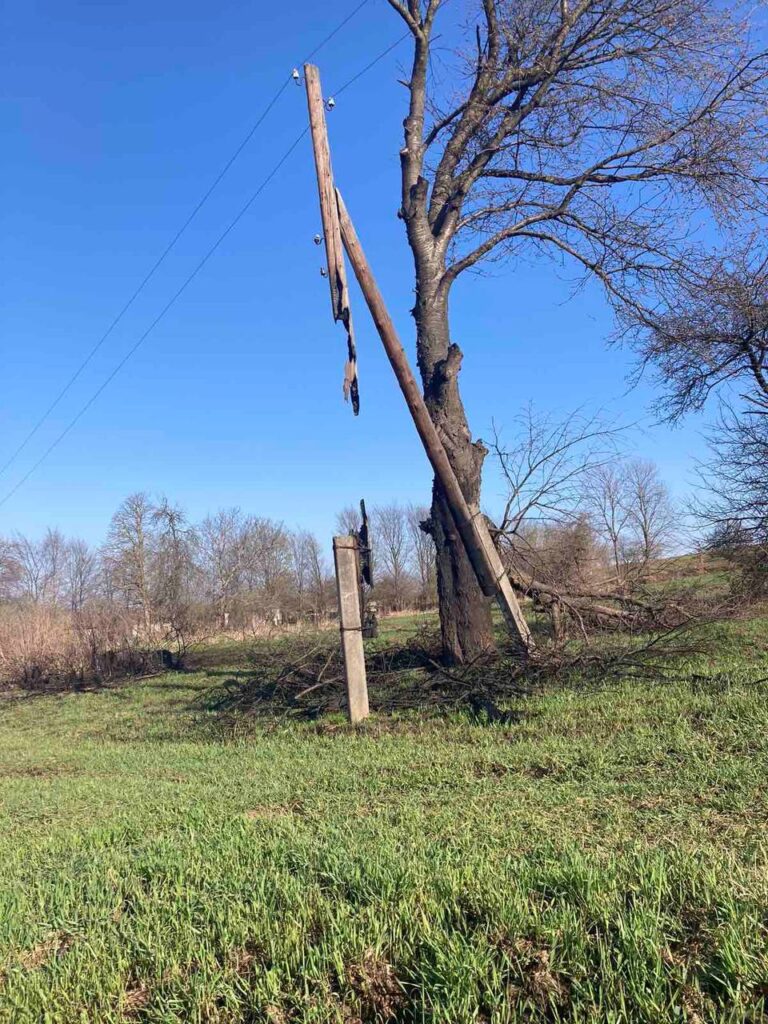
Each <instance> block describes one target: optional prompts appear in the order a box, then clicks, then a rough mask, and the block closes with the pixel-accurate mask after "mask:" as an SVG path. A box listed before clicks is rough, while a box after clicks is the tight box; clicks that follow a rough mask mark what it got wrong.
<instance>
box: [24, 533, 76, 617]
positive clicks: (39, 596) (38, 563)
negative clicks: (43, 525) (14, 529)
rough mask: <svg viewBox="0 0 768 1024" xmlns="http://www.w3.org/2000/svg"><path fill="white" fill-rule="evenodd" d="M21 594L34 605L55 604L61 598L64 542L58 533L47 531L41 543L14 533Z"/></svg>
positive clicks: (64, 556)
mask: <svg viewBox="0 0 768 1024" xmlns="http://www.w3.org/2000/svg"><path fill="white" fill-rule="evenodd" d="M12 554H13V560H14V562H15V565H16V567H17V571H18V587H19V589H20V592H21V595H22V596H23V597H24V598H26V599H27V600H29V601H32V602H33V603H34V604H43V603H45V604H56V603H58V601H59V600H60V598H61V592H62V587H63V582H64V565H65V561H66V541H65V540H64V537H63V535H62V534H61V533H60V532H59V531H58V530H51V529H49V530H46V532H45V535H44V536H43V538H42V540H39V541H33V540H29V538H27V537H24V536H22V534H17V535H16V537H15V538H14V540H13V543H12Z"/></svg>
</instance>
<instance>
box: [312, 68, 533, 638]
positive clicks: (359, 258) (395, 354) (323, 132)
mask: <svg viewBox="0 0 768 1024" xmlns="http://www.w3.org/2000/svg"><path fill="white" fill-rule="evenodd" d="M304 71H305V75H306V82H307V101H308V105H309V116H310V124H311V127H312V142H313V149H314V153H315V164H316V167H317V176H318V185H319V186H320V187H319V193H320V206H321V210H322V216H323V224H324V225H325V224H326V222H328V223H330V224H332V225H334V226H333V228H332V230H333V231H334V233H335V230H336V227H335V225H336V224H338V230H339V232H340V235H341V239H342V242H343V244H344V248H345V250H346V253H347V256H348V257H349V260H350V263H351V264H352V268H353V270H354V272H355V277H356V278H357V282H358V284H359V285H360V290H361V291H362V293H363V296H364V298H365V301H366V303H367V305H368V308H369V309H370V311H371V316H372V317H373V321H374V323H375V325H376V328H377V330H378V332H379V336H380V337H381V340H382V343H383V345H384V349H385V351H386V353H387V356H388V358H389V361H390V364H391V365H392V369H393V370H394V372H395V376H396V378H397V382H398V384H399V385H400V390H401V391H402V393H403V396H404V398H405V401H406V404H407V406H408V409H409V411H410V413H411V417H412V419H413V422H414V424H415V426H416V430H417V431H418V434H419V437H420V438H421V441H422V444H423V445H424V449H425V451H426V453H427V457H428V459H429V461H430V462H431V464H432V468H433V469H434V471H435V476H436V477H437V480H438V482H439V485H440V487H441V488H442V491H443V494H444V495H445V499H446V502H447V504H448V506H449V508H450V510H451V515H452V516H453V519H454V521H455V523H456V527H457V529H458V531H459V534H460V536H461V539H462V541H463V543H464V547H465V549H466V551H467V555H468V556H469V559H470V562H471V563H472V568H473V569H474V571H475V575H476V576H477V579H478V582H479V583H480V587H481V589H482V591H483V593H484V594H485V595H486V596H487V597H494V598H495V599H496V601H497V603H498V605H499V607H500V609H501V612H502V614H503V616H504V619H505V621H506V623H507V625H508V627H509V629H510V631H511V632H512V634H513V636H515V637H516V639H517V640H518V642H519V643H520V645H521V646H522V647H523V649H525V650H530V649H531V646H532V642H531V632H530V630H529V628H528V624H527V623H526V621H525V618H524V617H523V614H522V611H521V610H520V605H519V603H518V600H517V597H516V596H515V593H514V591H513V589H512V585H511V584H510V582H509V577H508V576H507V574H506V571H505V569H504V566H503V564H502V561H501V558H500V556H499V553H498V551H497V550H496V545H495V544H494V543H493V539H492V538H491V535H490V533H489V531H488V527H487V524H486V522H485V518H484V516H483V514H482V513H481V511H480V510H479V509H478V508H471V507H470V506H469V504H468V502H467V500H466V498H465V497H464V492H463V491H462V489H461V485H460V484H459V481H458V479H457V477H456V474H455V472H454V470H453V466H452V465H451V463H450V460H449V458H448V454H447V452H446V450H445V446H444V445H443V442H442V440H441V438H440V435H439V433H438V431H437V428H436V427H435V425H434V423H433V422H432V417H431V416H430V415H429V410H428V409H427V406H426V403H425V401H424V398H423V396H422V394H421V389H420V388H419V385H418V383H417V381H416V378H415V377H414V374H413V371H412V370H411V367H410V364H409V362H408V357H407V356H406V354H405V350H404V348H403V346H402V344H401V342H400V339H399V337H398V335H397V331H396V330H395V325H394V324H393V322H392V318H391V317H390V315H389V313H388V312H387V308H386V306H385V304H384V299H383V298H382V295H381V292H380V291H379V289H378V286H377V284H376V280H375V278H374V276H373V273H372V271H371V268H370V266H369V265H368V261H367V260H366V258H365V253H364V252H363V248H362V246H361V245H360V240H359V239H358V237H357V234H356V232H355V229H354V226H353V224H352V220H351V218H350V216H349V214H348V212H347V209H346V207H345V206H344V202H343V200H342V198H341V195H340V193H339V191H338V189H334V194H335V202H333V203H331V204H330V208H329V201H328V198H327V197H328V192H329V189H328V185H327V183H328V182H331V184H332V182H333V175H332V171H331V166H330V150H329V146H328V136H327V126H326V123H325V111H324V108H323V100H322V93H321V90H320V78H319V72H318V70H317V68H316V67H313V66H312V65H310V64H306V65H305V66H304ZM326 238H327V233H326Z"/></svg>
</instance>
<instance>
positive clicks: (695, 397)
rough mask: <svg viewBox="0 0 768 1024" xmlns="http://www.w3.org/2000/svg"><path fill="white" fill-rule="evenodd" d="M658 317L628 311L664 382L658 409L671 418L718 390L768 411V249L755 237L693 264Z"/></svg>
mask: <svg viewBox="0 0 768 1024" xmlns="http://www.w3.org/2000/svg"><path fill="white" fill-rule="evenodd" d="M685 270H686V272H685V273H681V274H680V275H678V276H677V277H675V278H674V280H673V281H672V282H671V284H670V286H669V287H668V288H667V289H666V290H665V292H664V294H663V296H662V302H663V304H662V306H661V308H660V309H659V310H658V311H657V312H656V313H655V315H654V317H653V319H652V320H649V318H648V317H646V316H644V315H638V314H635V315H632V313H631V311H629V310H628V311H626V313H625V316H624V321H625V325H626V327H627V328H628V329H629V332H630V334H631V339H632V341H633V343H634V345H635V347H636V349H637V350H638V351H639V353H640V356H641V359H642V365H643V366H648V365H650V366H652V367H653V368H654V370H655V371H656V380H657V382H658V383H659V384H660V385H661V388H662V397H661V399H660V401H659V403H658V407H659V411H660V412H661V413H662V415H663V416H664V417H665V418H666V419H668V420H671V421H673V422H674V421H676V420H679V419H680V418H681V417H682V416H684V415H685V414H686V413H688V412H691V411H694V410H699V409H701V408H703V406H704V404H705V403H706V401H707V399H708V397H709V396H710V395H711V394H712V393H713V392H714V391H718V392H720V393H721V394H722V395H723V396H725V395H727V394H728V393H729V391H730V392H731V393H732V392H733V391H736V392H737V393H740V394H741V397H742V399H743V401H744V402H745V403H746V405H747V407H749V408H751V409H753V410H754V411H756V412H760V411H763V412H768V255H766V250H765V246H763V245H760V244H759V243H758V242H757V240H755V239H749V240H748V243H747V244H746V245H742V246H741V247H739V248H737V249H736V250H735V251H734V252H733V253H732V254H731V255H730V256H728V257H712V258H709V259H705V260H703V261H701V264H700V265H699V266H697V267H687V268H685Z"/></svg>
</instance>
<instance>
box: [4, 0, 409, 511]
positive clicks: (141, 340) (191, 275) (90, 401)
mask: <svg viewBox="0 0 768 1024" xmlns="http://www.w3.org/2000/svg"><path fill="white" fill-rule="evenodd" d="M363 2H367V0H363ZM360 6H362V4H361V5H360ZM358 9H359V8H358ZM347 20H349V19H347ZM336 31H338V29H337V30H336ZM409 35H410V33H406V35H404V36H401V37H400V38H399V39H397V40H396V41H395V42H394V43H392V44H390V45H389V46H388V47H387V48H386V49H385V50H382V52H381V53H380V54H379V55H378V56H377V57H375V58H374V59H373V60H372V61H371V62H370V63H369V64H367V65H366V66H365V67H364V68H363V69H362V70H361V71H359V72H358V73H357V74H355V75H353V77H352V78H350V79H349V80H348V81H347V82H345V83H344V85H342V86H341V87H340V88H339V89H338V90H337V91H336V95H337V96H338V95H340V94H341V93H342V92H343V91H344V90H345V89H347V88H348V87H349V86H351V85H352V84H353V83H354V82H356V81H357V80H358V79H359V78H361V77H362V75H364V74H365V73H366V72H367V71H370V69H371V68H372V67H374V66H375V65H376V64H378V63H379V61H381V60H383V59H384V57H386V56H387V54H389V53H391V52H392V50H394V49H395V47H396V46H398V45H399V44H400V43H401V42H403V41H404V40H405V39H406V38H407V37H408V36H409ZM329 38H330V37H329ZM321 45H322V44H321ZM316 52H317V49H316V50H315V51H313V53H316ZM312 55H313V54H310V57H311V56H312ZM307 59H309V58H307ZM308 133H309V126H307V127H305V128H303V129H302V130H301V132H300V133H299V134H298V135H297V136H296V138H295V139H294V140H293V142H292V143H291V144H290V145H289V146H288V148H287V149H286V150H285V152H284V153H283V155H282V156H281V157H280V159H279V160H278V161H277V163H276V164H275V165H274V166H273V167H272V169H271V170H270V172H269V173H268V174H267V176H266V177H265V178H264V179H263V180H262V181H261V183H260V184H259V186H258V187H257V188H256V190H255V191H254V192H253V193H252V194H251V196H250V197H249V199H248V200H247V202H246V203H245V205H244V206H242V207H241V208H240V210H239V211H238V213H237V214H236V215H235V217H234V218H233V219H232V220H231V221H230V222H229V224H228V225H227V227H226V228H225V229H224V230H223V231H222V233H221V234H220V235H219V236H218V238H217V239H216V241H215V242H214V243H213V245H212V246H211V247H210V248H209V249H208V251H207V252H206V253H205V255H204V256H203V258H202V259H201V260H200V261H199V263H197V265H196V266H195V267H194V269H193V270H192V271H191V272H190V273H189V274H188V276H187V277H186V278H185V279H184V281H183V282H182V284H181V286H180V287H179V288H178V289H177V290H176V291H175V292H174V294H173V295H172V296H171V298H170V299H169V300H168V302H167V303H166V304H165V305H164V306H163V308H162V309H161V310H160V312H159V313H158V314H157V316H156V317H155V318H154V320H153V321H152V323H151V324H150V325H149V327H147V329H146V330H145V331H144V333H143V334H141V335H140V336H139V338H138V339H137V341H136V342H135V343H134V344H133V345H132V346H131V348H129V349H128V351H127V352H126V353H125V355H124V356H123V358H122V359H121V360H120V361H119V362H118V363H117V365H116V366H115V367H114V368H113V369H112V371H111V372H110V373H109V375H108V376H107V377H106V378H105V379H104V380H103V381H102V382H101V384H100V385H99V387H98V388H97V389H96V390H95V391H94V393H93V394H92V395H91V397H90V398H89V399H88V401H87V402H86V403H85V405H83V406H82V408H81V409H80V410H79V412H77V413H76V415H75V416H74V417H73V418H72V419H71V420H70V421H69V423H68V424H67V426H66V427H65V428H64V429H63V430H62V431H61V433H60V434H58V435H57V436H56V437H55V438H54V440H53V441H52V442H51V443H50V445H49V446H48V447H47V448H46V449H45V451H44V452H43V454H42V455H41V456H40V458H39V459H38V460H37V461H36V462H35V463H33V465H32V466H31V467H30V469H29V470H27V472H26V473H25V474H24V476H23V477H21V479H20V480H19V481H17V483H16V484H15V485H14V486H13V487H12V488H11V490H10V491H8V492H7V493H6V494H5V495H4V496H3V497H2V499H0V508H2V507H3V506H4V505H5V504H6V503H7V502H8V501H10V499H11V498H12V497H13V496H14V495H15V494H16V493H17V492H18V491H19V490H20V489H21V488H22V487H23V486H24V484H25V483H26V482H27V480H29V478H30V477H31V476H32V475H33V473H35V472H36V471H37V470H38V469H39V468H40V466H41V465H42V464H43V463H44V462H45V460H46V459H47V458H48V456H49V455H50V454H51V452H53V451H54V449H55V448H57V447H58V446H59V445H60V444H61V442H62V441H63V440H64V438H65V437H67V435H68V434H69V433H70V432H71V431H72V430H73V429H74V428H75V426H77V424H78V423H79V422H80V420H81V419H82V418H83V416H84V415H85V414H86V413H87V412H88V410H89V409H90V408H91V406H92V405H93V404H94V402H95V401H96V400H97V399H98V397H99V396H100V395H101V394H102V392H103V391H104V390H105V389H106V388H107V387H108V386H109V384H111V383H112V381H113V380H114V379H115V377H116V376H117V375H118V373H120V371H121V370H122V368H123V367H124V366H125V364H126V363H127V362H128V360H129V359H130V358H131V356H133V355H134V353H135V352H136V351H137V350H138V349H139V348H140V347H141V345H142V344H143V343H144V341H145V340H146V339H147V338H148V337H149V335H150V334H151V333H152V331H153V330H154V329H155V327H156V326H157V325H158V324H159V323H160V321H161V320H162V319H163V317H164V316H165V314H166V313H167V312H168V311H169V310H170V308H171V307H172V306H173V305H174V304H175V303H176V301H177V300H178V299H179V298H180V297H181V295H182V294H183V293H184V292H185V291H186V289H187V288H188V286H189V285H190V284H191V283H192V281H194V279H195V278H196V277H197V275H198V274H199V273H200V271H201V270H202V269H203V267H204V266H205V265H206V263H207V262H208V260H209V259H210V258H211V256H213V254H214V253H215V252H216V250H217V249H218V248H219V246H220V245H221V243H222V242H223V241H224V239H225V238H226V237H227V236H228V235H229V234H230V232H231V231H232V230H233V228H235V226H236V225H237V224H239V222H240V221H241V220H242V218H243V217H244V216H245V214H246V213H247V212H248V210H249V209H250V208H251V206H252V205H253V203H254V202H255V201H256V199H258V197H259V196H260V195H261V193H262V192H263V191H264V189H265V188H266V187H267V185H268V184H269V183H270V181H272V179H273V178H274V177H275V175H276V174H277V172H278V171H279V170H280V168H281V167H282V166H283V164H284V163H285V162H286V161H287V160H288V158H289V157H290V156H291V154H292V153H293V151H294V150H295V149H296V148H297V146H298V145H299V143H300V142H301V141H302V139H303V138H304V137H305V135H307V134H308Z"/></svg>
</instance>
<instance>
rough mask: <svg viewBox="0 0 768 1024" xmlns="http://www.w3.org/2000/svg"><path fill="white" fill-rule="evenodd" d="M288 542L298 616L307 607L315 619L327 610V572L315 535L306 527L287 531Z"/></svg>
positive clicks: (300, 615) (304, 611)
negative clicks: (289, 532) (288, 532)
mask: <svg viewBox="0 0 768 1024" xmlns="http://www.w3.org/2000/svg"><path fill="white" fill-rule="evenodd" d="M289 543H290V548H291V573H292V575H293V586H294V590H295V594H296V606H297V612H298V614H299V617H303V616H304V615H305V613H306V611H307V608H308V607H309V608H311V610H312V614H313V616H314V618H315V619H319V618H322V617H323V616H324V615H325V614H326V612H327V603H328V602H327V594H326V578H327V575H328V573H327V569H326V567H325V565H324V561H323V556H322V552H321V550H320V544H319V543H318V540H317V537H315V535H314V534H313V533H310V532H309V531H308V530H295V531H293V532H292V533H291V534H289Z"/></svg>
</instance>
